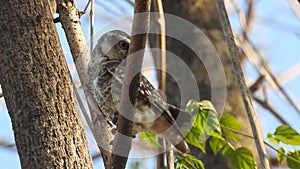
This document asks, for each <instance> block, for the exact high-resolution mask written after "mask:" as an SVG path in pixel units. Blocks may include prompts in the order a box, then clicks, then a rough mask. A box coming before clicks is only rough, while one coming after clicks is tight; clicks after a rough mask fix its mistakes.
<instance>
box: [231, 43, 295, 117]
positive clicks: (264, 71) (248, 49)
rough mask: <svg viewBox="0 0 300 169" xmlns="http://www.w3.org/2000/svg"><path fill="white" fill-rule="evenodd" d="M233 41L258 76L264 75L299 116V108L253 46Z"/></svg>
mask: <svg viewBox="0 0 300 169" xmlns="http://www.w3.org/2000/svg"><path fill="white" fill-rule="evenodd" d="M235 40H236V42H237V44H238V46H240V47H241V49H242V50H243V52H245V54H246V56H247V59H248V60H249V61H250V63H251V64H252V65H254V67H255V69H256V71H258V72H259V74H260V75H265V76H266V77H267V78H266V80H267V81H268V82H269V83H270V85H271V86H272V87H273V88H274V89H277V90H278V92H279V93H280V94H282V96H283V97H284V98H285V99H286V100H287V102H288V103H289V104H290V105H291V106H292V107H293V108H294V110H295V111H296V112H297V113H298V114H300V108H299V107H298V106H297V104H296V103H295V102H294V101H293V99H292V98H291V97H290V96H289V95H288V94H287V92H286V91H285V89H284V88H283V87H282V86H281V85H280V83H279V82H278V80H277V78H276V77H275V76H274V75H273V73H272V72H271V70H270V69H269V67H268V66H267V65H266V64H265V62H264V60H263V58H262V57H261V55H260V54H259V53H258V50H256V48H255V46H253V44H252V43H250V42H249V41H247V42H248V43H247V44H248V45H247V44H246V43H243V42H241V40H239V39H238V38H236V39H235ZM254 51H256V52H254ZM256 60H259V61H260V63H257V62H256ZM258 64H261V66H262V67H260V66H258ZM274 85H275V87H274Z"/></svg>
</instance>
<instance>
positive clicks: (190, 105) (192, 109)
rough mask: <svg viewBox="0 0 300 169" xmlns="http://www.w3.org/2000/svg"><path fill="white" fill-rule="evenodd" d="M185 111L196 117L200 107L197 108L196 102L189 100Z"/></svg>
mask: <svg viewBox="0 0 300 169" xmlns="http://www.w3.org/2000/svg"><path fill="white" fill-rule="evenodd" d="M185 111H186V112H189V113H191V114H192V115H194V116H196V115H197V114H198V113H199V111H200V106H199V103H198V101H197V100H189V101H188V103H187V105H186V108H185Z"/></svg>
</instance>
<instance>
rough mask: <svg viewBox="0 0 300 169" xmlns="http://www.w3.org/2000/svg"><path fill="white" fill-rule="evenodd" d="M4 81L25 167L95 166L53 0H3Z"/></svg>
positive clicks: (0, 69)
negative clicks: (77, 107)
mask: <svg viewBox="0 0 300 169" xmlns="http://www.w3.org/2000/svg"><path fill="white" fill-rule="evenodd" d="M0 19H1V22H2V23H3V24H1V25H0V30H1V31H0V37H1V39H0V65H1V66H0V83H1V87H2V89H3V92H4V96H5V102H6V103H7V108H8V113H9V114H10V117H11V120H12V125H13V129H14V135H15V141H16V145H17V148H18V153H19V157H20V160H21V165H22V168H92V160H91V157H90V153H89V150H88V146H87V141H86V136H85V134H84V129H83V126H82V123H81V121H80V117H79V114H78V111H77V110H76V108H75V101H74V97H73V90H72V87H71V79H70V75H69V71H68V68H67V64H66V62H65V58H64V55H63V51H62V48H61V45H60V43H59V39H58V34H57V31H56V28H55V25H54V23H53V19H52V14H51V12H50V8H49V6H48V2H47V0H42V1H41V0H30V1H29V0H28V1H22V2H21V1H17V0H14V1H13V0H11V1H3V2H1V6H0Z"/></svg>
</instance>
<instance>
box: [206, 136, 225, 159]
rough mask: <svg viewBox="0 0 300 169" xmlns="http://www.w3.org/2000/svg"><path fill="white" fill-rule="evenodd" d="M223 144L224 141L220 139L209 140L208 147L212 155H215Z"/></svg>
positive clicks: (212, 138)
mask: <svg viewBox="0 0 300 169" xmlns="http://www.w3.org/2000/svg"><path fill="white" fill-rule="evenodd" d="M225 144H226V141H225V139H221V138H218V137H211V138H210V140H209V146H210V148H211V150H212V152H213V153H214V155H217V153H218V152H219V151H220V150H221V149H222V148H223V147H224V145H225Z"/></svg>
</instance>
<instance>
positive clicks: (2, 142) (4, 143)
mask: <svg viewBox="0 0 300 169" xmlns="http://www.w3.org/2000/svg"><path fill="white" fill-rule="evenodd" d="M0 147H5V148H9V149H11V148H16V144H15V143H9V142H8V141H5V140H2V139H0Z"/></svg>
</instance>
